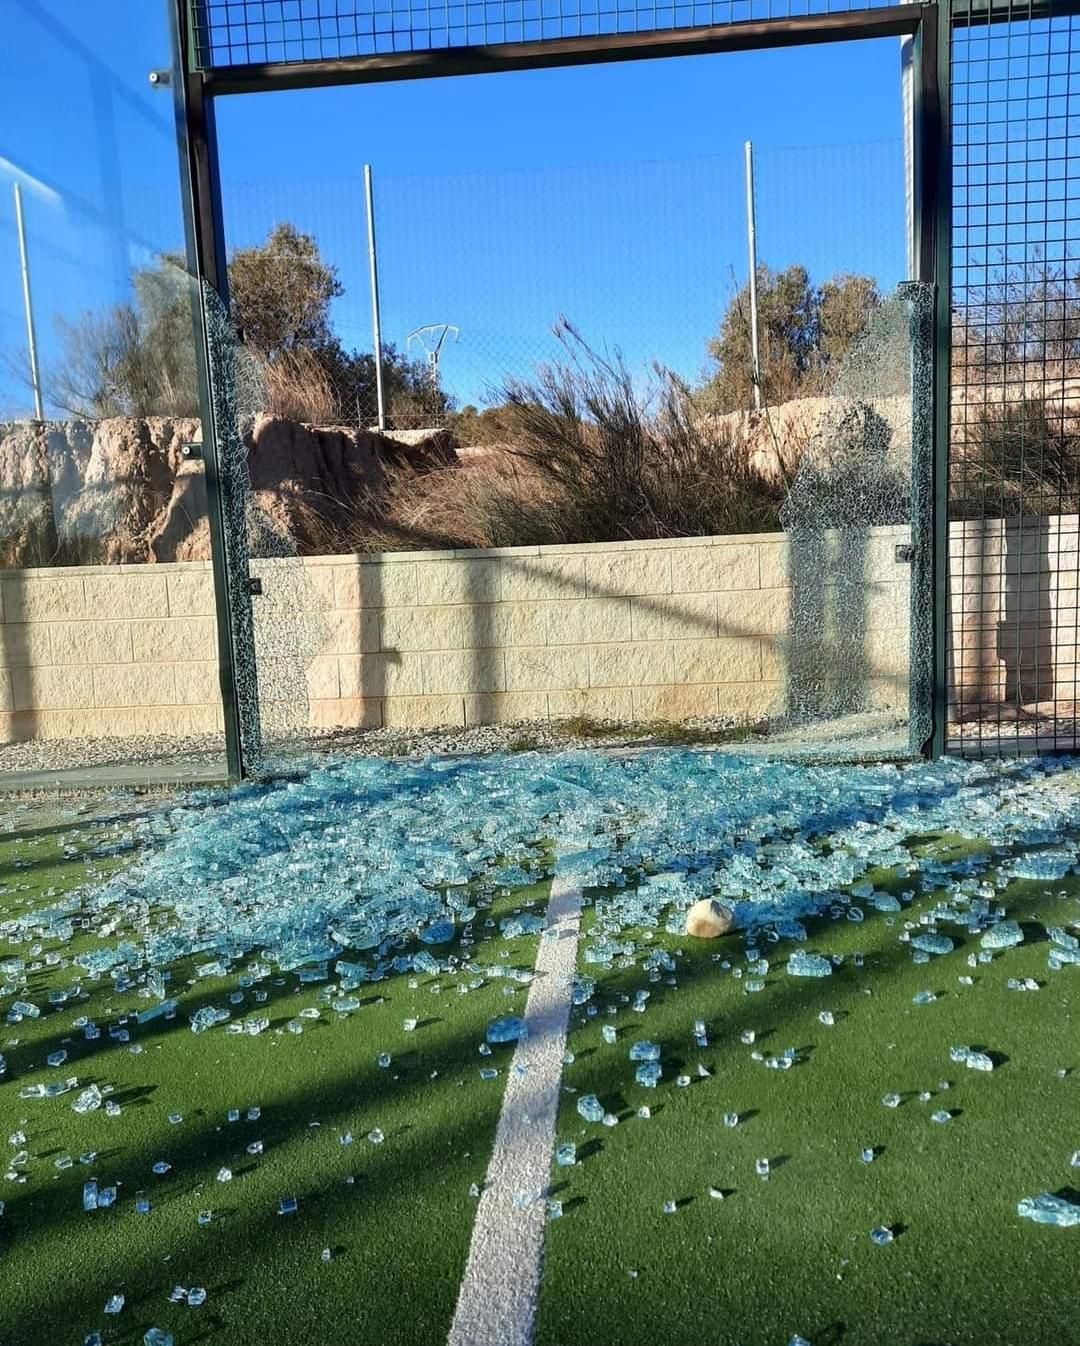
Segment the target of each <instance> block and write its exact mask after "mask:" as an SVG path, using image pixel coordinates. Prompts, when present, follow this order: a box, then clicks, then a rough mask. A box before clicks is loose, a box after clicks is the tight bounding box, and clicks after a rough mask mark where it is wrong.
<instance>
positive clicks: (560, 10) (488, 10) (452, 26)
mask: <svg viewBox="0 0 1080 1346" xmlns="http://www.w3.org/2000/svg"><path fill="white" fill-rule="evenodd" d="M888 4H889V0H705V2H704V3H703V2H702V0H695V2H694V3H687V4H664V3H656V2H655V0H652V2H651V3H650V0H485V3H479V2H478V0H467V2H466V3H459V4H455V3H447V0H193V3H192V30H193V33H194V51H195V58H196V61H197V62H198V64H199V65H200V66H201V67H202V68H203V69H214V68H222V67H229V66H240V65H250V64H258V65H274V64H282V63H292V62H305V61H327V60H339V59H343V58H345V59H347V58H349V57H358V56H373V55H378V54H382V53H386V52H409V51H437V50H440V49H446V48H454V47H465V46H486V45H489V44H498V43H515V42H539V41H545V40H547V41H551V40H555V39H559V38H574V37H587V36H594V35H598V34H605V33H648V32H661V31H664V30H671V29H681V28H696V27H708V26H713V25H718V24H734V23H745V22H749V21H753V20H759V21H760V20H762V19H790V18H796V17H799V16H803V15H810V14H835V13H843V12H851V11H857V10H866V9H880V8H885V7H887V6H888Z"/></svg>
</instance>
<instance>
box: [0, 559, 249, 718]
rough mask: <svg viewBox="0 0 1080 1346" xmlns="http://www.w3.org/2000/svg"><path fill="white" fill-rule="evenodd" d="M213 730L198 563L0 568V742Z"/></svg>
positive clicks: (208, 609) (214, 691)
mask: <svg viewBox="0 0 1080 1346" xmlns="http://www.w3.org/2000/svg"><path fill="white" fill-rule="evenodd" d="M222 727H223V721H222V713H221V694H220V690H219V686H218V667H217V638H216V631H215V620H214V589H213V576H212V574H211V570H210V564H209V562H204V561H190V562H184V563H182V564H174V565H142V566H139V565H133V566H108V567H106V566H84V567H79V568H71V569H52V570H47V569H41V570H7V571H0V741H6V742H11V741H19V740H23V739H28V738H98V737H114V736H126V735H135V734H138V735H143V734H188V733H210V732H214V731H219V730H221V729H222Z"/></svg>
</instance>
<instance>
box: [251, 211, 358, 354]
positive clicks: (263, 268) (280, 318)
mask: <svg viewBox="0 0 1080 1346" xmlns="http://www.w3.org/2000/svg"><path fill="white" fill-rule="evenodd" d="M344 293H345V291H344V287H343V286H342V284H341V281H340V280H338V274H337V268H336V267H334V266H332V265H330V264H329V263H328V262H325V261H323V258H322V255H321V254H320V252H319V245H318V243H317V242H316V241H315V238H314V237H313V236H312V235H311V234H302V233H301V232H300V231H299V230H298V229H297V228H296V226H295V225H292V224H276V225H275V226H274V227H273V229H271V230H270V232H269V234H267V236H266V241H265V242H264V243H260V244H259V245H258V247H254V248H240V249H238V250H237V251H235V252H234V253H233V254H232V256H231V258H230V259H229V304H230V311H231V316H232V320H233V322H234V324H235V325H236V327H237V328H238V330H239V331H240V332H241V333H242V334H243V338H244V343H245V345H247V346H248V347H250V349H252V350H253V351H255V352H256V353H257V354H258V355H260V356H262V357H263V359H266V360H272V359H273V358H274V357H275V356H276V355H279V354H281V353H282V352H284V351H290V350H295V349H297V348H299V347H302V348H306V349H308V350H316V349H318V348H319V347H321V346H329V345H331V344H333V343H334V342H335V340H336V338H335V337H334V335H333V331H332V329H331V326H330V304H331V301H332V300H334V299H338V298H340V296H341V295H342V294H344Z"/></svg>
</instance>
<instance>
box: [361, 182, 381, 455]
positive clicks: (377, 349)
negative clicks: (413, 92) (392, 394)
mask: <svg viewBox="0 0 1080 1346" xmlns="http://www.w3.org/2000/svg"><path fill="white" fill-rule="evenodd" d="M364 201H365V203H366V205H367V240H368V266H369V268H370V271H371V342H372V349H373V351H374V355H375V401H376V404H377V406H378V412H379V429H380V430H385V429H386V407H385V404H384V401H383V366H382V322H381V320H380V316H379V259H378V253H377V251H376V246H375V192H374V188H373V187H372V183H371V165H370V164H365V165H364Z"/></svg>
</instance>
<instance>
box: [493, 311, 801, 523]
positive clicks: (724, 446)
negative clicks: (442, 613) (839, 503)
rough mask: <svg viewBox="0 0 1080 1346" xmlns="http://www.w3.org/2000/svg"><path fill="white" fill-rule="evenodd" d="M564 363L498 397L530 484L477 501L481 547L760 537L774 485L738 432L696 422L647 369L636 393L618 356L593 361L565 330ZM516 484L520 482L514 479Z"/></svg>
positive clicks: (685, 401) (777, 494)
mask: <svg viewBox="0 0 1080 1346" xmlns="http://www.w3.org/2000/svg"><path fill="white" fill-rule="evenodd" d="M559 335H560V337H561V339H562V340H563V343H564V346H565V348H566V350H567V354H568V359H567V362H566V363H564V364H561V365H555V366H550V367H547V368H545V369H543V370H541V371H540V373H539V375H538V377H537V379H536V380H535V381H534V382H532V383H522V382H517V383H513V384H511V385H510V386H509V387H508V388H507V389H506V394H505V401H506V407H507V411H508V414H509V422H510V434H511V437H512V445H511V447H510V448H509V449H508V453H509V454H510V455H511V456H512V457H513V459H514V460H515V461H516V463H517V464H518V466H519V468H520V469H522V471H523V473H524V477H525V479H526V480H528V481H529V482H530V483H531V489H530V490H529V491H528V492H524V493H522V492H520V491H519V490H515V489H514V487H513V481H512V480H511V481H510V482H507V483H495V484H494V486H493V489H491V490H490V491H488V492H486V493H484V494H482V495H477V496H476V498H475V499H474V501H473V507H474V508H475V509H476V510H478V511H479V515H480V517H479V518H478V520H477V521H476V523H475V524H474V527H475V531H476V532H477V533H478V534H480V535H482V536H483V537H484V538H485V539H486V541H487V545H489V546H511V545H525V544H529V545H532V544H537V543H568V542H609V541H618V540H620V539H623V538H627V539H630V538H635V539H643V538H657V539H659V538H667V537H700V536H707V535H713V534H730V533H746V532H765V531H769V530H771V529H774V528H776V527H777V525H778V514H779V508H780V505H781V503H782V500H783V486H782V484H781V483H780V482H778V481H770V480H768V479H766V478H765V477H764V476H763V475H762V473H761V472H760V471H759V470H758V469H757V468H756V467H754V466H753V465H752V464H751V462H750V458H749V454H748V453H747V449H746V444H745V441H744V439H743V438H742V436H741V435H739V434H738V433H737V432H736V430H735V429H734V428H733V427H731V426H730V425H729V424H725V423H724V422H722V421H721V420H720V419H719V418H712V417H702V416H701V415H700V414H699V412H698V410H697V408H696V407H695V405H694V400H693V397H692V395H691V392H690V390H689V388H688V387H687V386H686V384H685V383H683V382H682V381H681V380H679V379H678V378H677V377H676V376H675V375H674V374H672V373H670V371H667V370H664V369H662V368H659V367H658V368H657V370H656V378H655V386H653V387H652V388H650V389H647V390H645V391H639V389H638V388H637V387H635V383H634V379H633V376H632V375H631V374H630V372H629V370H628V369H627V368H626V366H625V365H624V364H623V362H622V360H621V358H620V357H618V356H616V357H614V358H613V359H608V358H606V357H603V356H600V355H599V354H597V352H595V351H593V350H592V349H590V348H589V347H588V346H587V345H586V344H585V342H583V341H582V340H581V338H580V337H579V336H578V334H577V333H576V332H575V331H574V329H573V328H572V327H570V326H569V324H566V323H563V324H562V325H561V327H560V331H559ZM518 480H520V478H519V479H518Z"/></svg>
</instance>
